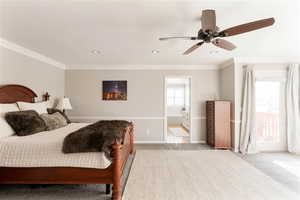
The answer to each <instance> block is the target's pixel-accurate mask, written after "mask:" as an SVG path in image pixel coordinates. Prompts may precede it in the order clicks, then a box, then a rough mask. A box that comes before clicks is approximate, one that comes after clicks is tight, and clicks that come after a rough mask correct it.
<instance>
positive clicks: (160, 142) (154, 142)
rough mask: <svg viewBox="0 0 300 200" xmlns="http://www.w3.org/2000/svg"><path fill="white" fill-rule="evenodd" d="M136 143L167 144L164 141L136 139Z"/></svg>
mask: <svg viewBox="0 0 300 200" xmlns="http://www.w3.org/2000/svg"><path fill="white" fill-rule="evenodd" d="M134 143H135V144H167V143H166V142H164V141H134Z"/></svg>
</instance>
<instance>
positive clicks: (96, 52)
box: [91, 49, 101, 55]
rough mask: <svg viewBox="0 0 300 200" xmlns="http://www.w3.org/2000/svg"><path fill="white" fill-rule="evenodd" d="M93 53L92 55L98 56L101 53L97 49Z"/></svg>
mask: <svg viewBox="0 0 300 200" xmlns="http://www.w3.org/2000/svg"><path fill="white" fill-rule="evenodd" d="M91 53H92V54H96V55H98V54H100V53H101V52H100V51H99V50H97V49H94V50H92V51H91Z"/></svg>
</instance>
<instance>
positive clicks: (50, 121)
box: [40, 112, 68, 131]
mask: <svg viewBox="0 0 300 200" xmlns="http://www.w3.org/2000/svg"><path fill="white" fill-rule="evenodd" d="M40 116H41V118H42V119H43V120H44V122H45V124H46V126H47V131H50V130H54V129H58V128H61V127H64V126H67V125H68V123H67V120H66V119H65V118H64V116H62V115H61V114H60V113H59V112H56V113H53V114H41V115H40Z"/></svg>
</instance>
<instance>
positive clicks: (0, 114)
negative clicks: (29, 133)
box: [0, 103, 19, 138]
mask: <svg viewBox="0 0 300 200" xmlns="http://www.w3.org/2000/svg"><path fill="white" fill-rule="evenodd" d="M12 111H19V108H18V106H17V104H15V103H10V104H0V138H3V137H8V136H12V135H14V134H15V131H14V130H13V129H12V128H11V127H10V125H9V124H8V123H7V122H6V120H5V118H4V115H5V113H7V112H12Z"/></svg>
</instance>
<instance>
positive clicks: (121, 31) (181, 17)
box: [0, 0, 300, 67]
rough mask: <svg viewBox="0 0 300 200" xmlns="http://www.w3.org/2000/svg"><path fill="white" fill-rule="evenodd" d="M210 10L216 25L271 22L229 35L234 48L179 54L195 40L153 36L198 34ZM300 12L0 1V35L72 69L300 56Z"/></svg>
mask: <svg viewBox="0 0 300 200" xmlns="http://www.w3.org/2000/svg"><path fill="white" fill-rule="evenodd" d="M207 8H210V9H215V10H216V12H217V25H218V26H219V27H220V28H221V29H225V28H228V27H231V26H235V25H239V24H242V23H246V22H249V21H254V20H258V19H263V18H269V17H275V20H276V22H275V25H274V26H272V27H270V28H266V29H262V30H259V31H256V32H251V33H246V34H243V35H238V36H234V37H230V38H228V40H229V41H231V42H233V43H234V44H235V45H236V46H237V47H238V48H237V49H236V50H234V51H232V52H228V51H225V50H222V49H218V48H216V47H214V46H212V45H211V44H208V45H205V46H204V47H203V48H200V49H198V50H197V51H195V52H194V53H192V54H190V55H188V56H183V55H182V53H183V52H184V51H185V50H186V49H187V48H189V47H190V46H192V45H193V44H195V41H185V40H183V41H181V40H176V41H175V40H173V41H159V40H158V38H159V37H164V36H182V35H186V36H194V35H196V33H197V31H198V30H199V29H200V14H201V10H203V9H207ZM299 10H300V2H299V1H295V0H270V1H268V0H251V1H248V0H197V1H189V0H185V1H184V0H126V2H125V1H124V0H118V1H116V0H102V1H95V0H85V1H83V0H73V1H71V0H69V1H66V0H48V1H47V0H44V1H36V0H23V1H20V0H19V1H16V0H0V37H1V38H3V39H6V40H9V41H11V42H14V43H16V44H18V45H21V46H23V47H26V48H28V49H31V50H33V51H36V52H38V53H41V54H43V55H45V56H47V57H49V58H52V59H55V60H57V61H59V62H62V63H65V64H66V65H68V66H69V67H72V66H89V65H204V64H219V63H221V62H224V61H225V60H227V59H229V58H232V57H258V58H263V57H268V58H273V57H274V58H294V57H299V56H300V26H299V25H298V24H299V22H298V20H299V19H300V12H299ZM92 50H99V51H100V54H93V53H91V51H92ZM153 50H158V51H159V53H156V54H153V53H152V51H153ZM215 51H218V53H216V52H215Z"/></svg>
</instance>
